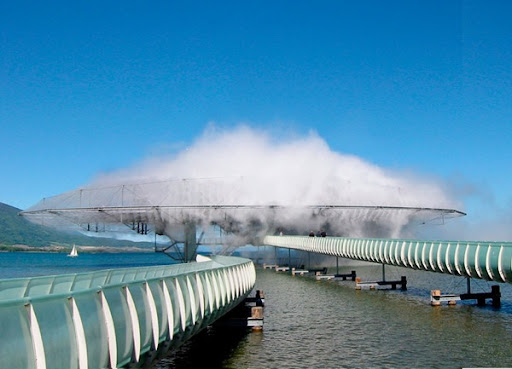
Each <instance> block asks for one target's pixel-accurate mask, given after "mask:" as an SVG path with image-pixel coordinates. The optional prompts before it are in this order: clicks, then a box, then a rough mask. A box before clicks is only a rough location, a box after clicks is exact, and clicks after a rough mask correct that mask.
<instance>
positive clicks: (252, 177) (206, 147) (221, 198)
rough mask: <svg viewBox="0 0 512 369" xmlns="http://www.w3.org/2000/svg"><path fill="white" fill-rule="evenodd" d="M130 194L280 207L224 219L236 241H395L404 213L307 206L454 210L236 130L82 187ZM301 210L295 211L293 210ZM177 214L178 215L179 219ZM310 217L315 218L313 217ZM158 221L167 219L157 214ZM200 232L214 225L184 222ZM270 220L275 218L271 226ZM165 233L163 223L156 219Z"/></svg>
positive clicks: (154, 199)
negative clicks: (293, 235)
mask: <svg viewBox="0 0 512 369" xmlns="http://www.w3.org/2000/svg"><path fill="white" fill-rule="evenodd" d="M120 184H125V185H130V184H131V185H132V186H138V188H139V193H138V195H137V197H138V198H139V200H140V201H141V202H143V203H147V204H151V205H159V206H165V205H186V206H201V205H235V206H238V205H239V206H268V205H276V206H283V207H286V208H287V210H286V211H285V210H283V211H280V212H279V213H276V212H275V211H268V210H262V209H252V210H251V209H245V210H242V209H236V210H232V211H229V212H226V213H225V214H224V219H226V217H229V218H230V221H231V224H236V227H237V231H238V233H239V234H240V235H244V234H245V235H246V236H247V237H249V235H250V234H251V233H252V234H254V233H256V234H259V235H261V234H262V233H266V232H275V231H276V230H277V229H278V228H279V229H285V230H287V231H293V232H297V233H299V234H303V233H304V232H307V231H309V230H310V229H315V230H316V229H319V228H320V227H329V232H330V233H333V234H336V235H345V236H359V237H364V236H367V237H368V236H381V237H399V236H403V232H404V230H406V229H409V228H407V226H408V225H409V224H410V222H411V220H412V218H411V214H410V213H404V212H400V211H388V212H387V211H380V212H379V211H372V210H371V209H358V210H356V209H352V210H351V211H350V212H346V211H331V212H329V213H328V214H324V215H326V216H320V215H322V214H314V213H313V214H312V213H311V210H308V211H304V210H303V209H302V207H304V206H312V205H343V206H355V207H357V206H391V207H427V208H455V207H457V205H458V204H457V203H456V202H455V201H454V200H453V199H451V198H450V196H449V194H448V193H447V191H445V189H444V187H443V184H442V183H440V182H438V181H434V180H429V179H427V178H426V177H424V176H422V177H420V176H414V175H411V174H410V173H399V172H396V171H391V170H387V169H385V168H381V167H379V166H377V165H374V164H372V163H369V162H367V161H365V160H363V159H361V158H359V157H356V156H354V155H349V154H342V153H338V152H335V151H333V150H332V149H330V148H329V146H328V144H327V143H326V142H325V140H323V139H322V138H321V137H319V136H318V135H316V134H315V133H310V134H309V135H307V136H305V137H296V138H292V139H286V138H285V137H283V136H280V137H276V136H274V135H272V134H271V133H270V132H268V131H262V130H260V129H255V128H250V127H248V126H239V127H238V128H236V129H232V130H223V129H219V128H217V127H215V126H210V127H209V128H208V129H207V130H206V131H205V132H204V133H203V134H202V135H201V136H200V137H199V138H198V139H197V140H196V141H195V142H194V143H193V144H192V145H191V146H190V147H188V148H186V149H184V150H183V151H181V152H178V153H177V154H175V155H172V156H167V157H159V158H151V159H146V160H144V161H142V162H140V163H137V165H135V166H133V167H131V168H128V169H123V170H120V171H117V172H114V173H110V174H103V175H101V176H98V178H96V179H95V180H94V181H93V182H92V183H91V184H90V185H89V186H88V187H90V188H100V187H108V186H116V185H120ZM301 209H302V210H301ZM182 214H183V212H182ZM317 215H318V216H317ZM161 216H162V217H163V218H165V217H171V218H172V217H173V215H172V214H171V215H169V214H167V215H166V214H162V215H161ZM190 216H193V217H195V219H196V222H197V219H199V218H201V221H202V222H203V223H204V225H207V224H208V223H209V222H217V223H218V219H216V218H215V217H216V216H215V215H213V214H212V213H211V212H208V211H204V210H203V211H202V212H201V213H200V214H197V211H196V213H195V214H192V213H191V214H190ZM276 217H279V219H278V220H276ZM163 221H164V223H166V224H167V225H163V226H167V227H168V231H167V234H169V233H172V232H173V231H172V230H170V229H171V228H172V226H171V224H170V223H173V222H175V220H174V221H173V220H172V219H169V220H168V221H167V220H165V219H163ZM244 230H245V231H246V232H245V233H244Z"/></svg>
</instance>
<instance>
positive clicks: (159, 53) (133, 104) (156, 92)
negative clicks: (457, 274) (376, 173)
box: [0, 1, 512, 219]
mask: <svg viewBox="0 0 512 369" xmlns="http://www.w3.org/2000/svg"><path fill="white" fill-rule="evenodd" d="M511 15H512V2H509V1H493V2H485V1H462V2H461V1H428V2H418V1H314V2H313V1H268V2H267V1H263V2H261V1H259V2H240V1H234V2H220V3H219V2H194V1H152V2H146V1H81V2H69V1H62V2H55V1H50V2H36V1H34V2H24V1H9V2H8V1H2V2H1V4H0V126H1V133H0V160H1V161H0V163H1V166H2V176H1V180H0V201H1V202H5V203H7V204H10V205H13V206H16V207H19V208H22V209H24V208H27V207H29V206H31V205H33V204H34V203H36V202H37V201H39V200H40V199H41V198H43V197H47V196H51V195H55V194H58V193H61V192H65V191H67V190H71V189H75V188H77V187H79V186H81V185H83V184H85V183H87V182H88V181H89V180H90V179H91V178H93V177H94V176H95V175H96V174H97V173H98V172H108V171H111V170H115V169H119V168H123V167H127V166H130V165H133V164H134V163H136V162H137V161H138V160H140V159H142V158H145V157H148V156H151V155H154V154H160V153H168V152H172V151H177V150H181V149H183V148H184V147H186V146H187V145H189V144H190V143H191V142H193V141H194V140H195V139H196V138H197V137H198V136H199V135H200V134H201V133H202V132H203V130H204V128H205V127H206V125H207V124H208V122H211V121H214V122H217V123H218V124H220V125H222V126H225V127H229V126H231V125H233V126H234V125H236V124H238V123H240V122H245V123H248V124H249V125H251V126H253V127H258V126H261V127H263V128H265V129H268V128H275V127H276V126H277V127H280V129H281V130H282V132H281V134H283V135H284V134H285V133H284V132H285V130H286V129H291V130H293V132H295V133H296V134H299V135H300V134H307V133H308V132H309V131H310V130H314V131H316V132H318V134H319V135H320V136H321V137H323V138H324V139H325V140H326V141H327V142H328V144H329V145H330V147H331V148H332V149H333V150H335V151H339V152H341V153H349V154H354V155H357V156H359V157H361V158H363V159H365V160H368V161H370V162H372V163H375V164H377V165H379V166H382V167H385V168H392V169H399V170H411V171H414V172H418V173H423V174H426V175H433V176H438V177H440V178H441V179H442V180H445V181H448V182H451V183H457V184H458V185H460V191H462V192H464V193H468V194H471V195H470V196H467V197H466V209H465V210H467V211H468V212H471V211H474V212H478V211H481V210H482V211H484V210H485V211H488V212H490V211H493V210H492V209H493V207H494V206H495V205H496V206H498V208H499V209H500V210H501V211H504V212H506V213H508V214H510V213H511V210H510V209H511V208H512V188H511V184H512V22H511V21H510V19H511ZM489 204H490V205H489ZM486 205H489V206H488V207H487V208H486ZM511 219H512V217H511Z"/></svg>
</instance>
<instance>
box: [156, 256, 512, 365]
mask: <svg viewBox="0 0 512 369" xmlns="http://www.w3.org/2000/svg"><path fill="white" fill-rule="evenodd" d="M356 269H357V271H358V275H360V276H361V277H363V279H365V280H376V279H378V278H379V277H380V276H381V267H380V266H378V267H357V268H356ZM346 271H347V272H348V271H349V270H346ZM386 271H387V274H386V276H387V279H400V276H401V275H407V278H408V283H409V289H408V291H405V292H402V291H390V290H385V291H384V290H379V291H369V290H363V291H356V290H355V289H354V283H353V282H332V281H331V282H318V281H316V280H314V279H311V278H304V277H291V276H289V275H284V274H278V273H275V272H273V271H268V270H265V271H264V270H259V271H258V276H257V283H256V284H257V288H258V289H262V290H264V291H265V296H266V305H265V325H264V330H263V332H249V333H247V334H246V335H245V336H242V337H238V341H235V342H233V339H230V337H229V336H227V334H226V332H218V331H215V329H212V330H211V331H209V332H206V333H205V334H203V335H202V336H200V337H197V338H195V339H193V340H192V341H191V342H189V343H188V344H187V345H185V347H183V348H182V349H181V350H180V351H178V352H177V353H173V354H171V355H169V356H168V357H167V358H165V359H163V360H161V361H160V362H159V363H158V364H157V365H155V368H158V369H164V368H190V367H201V366H202V367H211V368H215V367H218V368H462V367H487V368H489V367H512V304H511V302H512V289H511V288H510V286H509V285H504V284H500V286H501V289H502V294H503V299H502V303H503V306H502V308H501V309H494V308H492V307H490V306H486V307H477V306H475V305H474V303H473V302H467V301H465V302H464V303H462V302H458V303H459V304H458V305H456V306H441V307H431V306H430V300H429V294H430V290H431V289H434V288H439V289H441V290H444V291H446V293H448V292H456V293H464V292H465V291H466V280H465V279H464V278H457V277H453V276H449V275H443V274H435V273H428V272H418V271H413V270H411V271H410V270H405V269H400V268H392V267H386ZM365 277H367V278H365ZM490 286H491V284H490V283H487V282H483V281H473V282H472V290H473V292H483V291H485V292H489V291H490ZM226 336H227V337H226ZM205 347H208V348H209V349H208V351H206V352H205ZM206 353H207V354H208V355H210V356H209V357H206V355H205V354H206Z"/></svg>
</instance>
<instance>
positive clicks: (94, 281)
mask: <svg viewBox="0 0 512 369" xmlns="http://www.w3.org/2000/svg"><path fill="white" fill-rule="evenodd" d="M255 281H256V274H255V270H254V265H253V263H252V262H251V261H250V260H248V259H243V258H235V257H222V256H216V257H212V259H208V260H206V261H203V262H198V263H187V264H175V265H169V266H157V267H143V268H129V269H115V270H104V271H98V272H91V273H80V274H68V275H59V276H49V277H46V276H45V277H35V278H23V279H6V280H0V327H1V328H0V330H1V338H0V363H1V365H0V366H1V367H5V368H37V369H42V368H51V369H56V368H66V369H68V368H79V369H83V368H119V367H123V366H126V365H129V364H130V363H142V362H143V360H144V359H145V358H146V357H147V356H148V355H144V354H146V353H150V352H155V351H156V350H157V349H158V348H160V347H162V346H164V345H165V348H166V349H172V348H176V347H178V346H179V345H180V344H181V343H183V342H184V341H185V340H186V339H188V338H189V337H191V336H192V335H194V334H195V333H197V332H199V331H200V330H202V329H203V328H204V327H206V326H207V325H209V324H211V323H213V322H214V321H215V320H217V319H218V318H220V317H221V316H223V315H224V314H225V313H227V312H228V311H230V310H231V309H232V308H233V307H235V306H237V305H238V304H239V303H240V302H242V301H243V299H244V298H245V297H247V295H248V294H249V292H250V291H251V290H252V288H253V287H254V283H255Z"/></svg>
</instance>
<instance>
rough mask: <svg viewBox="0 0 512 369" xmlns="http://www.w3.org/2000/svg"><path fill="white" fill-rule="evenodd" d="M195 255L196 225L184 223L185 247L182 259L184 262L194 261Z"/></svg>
mask: <svg viewBox="0 0 512 369" xmlns="http://www.w3.org/2000/svg"><path fill="white" fill-rule="evenodd" d="M196 254H197V239H196V225H195V224H194V223H191V222H189V223H185V246H184V255H183V256H184V258H185V262H186V263H188V262H191V261H192V260H195V258H196Z"/></svg>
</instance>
